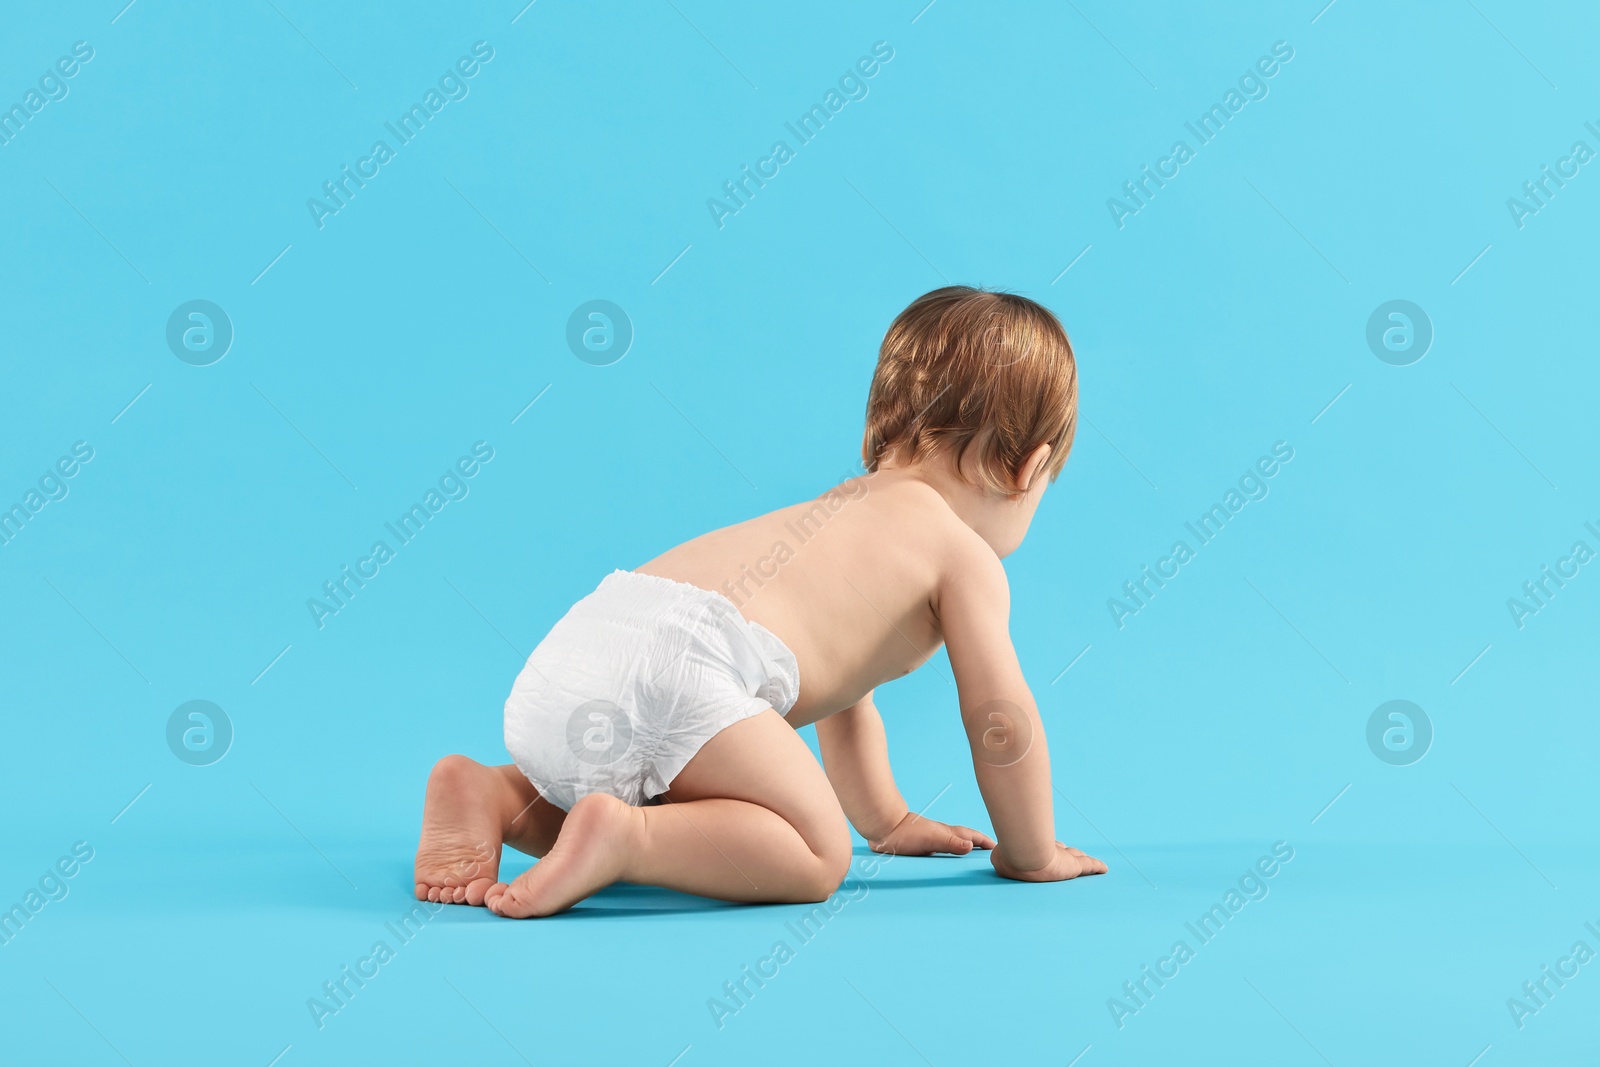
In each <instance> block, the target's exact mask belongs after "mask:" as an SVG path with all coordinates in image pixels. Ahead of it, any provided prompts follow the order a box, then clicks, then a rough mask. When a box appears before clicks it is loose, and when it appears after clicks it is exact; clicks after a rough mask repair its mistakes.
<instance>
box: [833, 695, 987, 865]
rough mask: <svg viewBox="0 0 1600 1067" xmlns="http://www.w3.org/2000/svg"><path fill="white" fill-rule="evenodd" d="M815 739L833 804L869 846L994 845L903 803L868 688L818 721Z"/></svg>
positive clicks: (965, 848)
mask: <svg viewBox="0 0 1600 1067" xmlns="http://www.w3.org/2000/svg"><path fill="white" fill-rule="evenodd" d="M817 744H818V747H820V748H821V749H822V765H823V768H824V769H825V770H826V771H827V773H828V781H829V782H830V783H832V785H833V791H834V793H835V794H837V795H838V797H839V806H840V807H842V808H843V809H844V813H845V816H846V817H847V818H848V819H849V820H850V825H851V826H854V827H855V828H856V832H857V833H859V834H860V835H861V836H862V837H864V838H866V839H867V843H868V844H869V845H871V846H872V849H873V851H875V852H888V853H892V854H894V855H900V856H929V855H932V854H933V853H935V852H953V853H955V854H956V855H963V854H965V853H967V852H970V851H972V848H973V846H974V845H976V846H977V847H979V848H993V847H994V842H993V841H992V840H990V839H989V837H988V836H987V835H985V834H981V833H979V832H978V831H977V830H973V829H971V828H970V827H966V826H948V825H946V824H945V823H942V822H938V821H935V820H933V819H925V818H923V817H922V816H920V815H918V814H917V813H916V812H913V811H911V810H910V809H909V808H908V807H907V806H906V802H905V798H904V797H902V796H901V795H900V790H899V788H898V787H896V786H895V784H894V774H893V772H892V771H890V769H889V742H888V738H887V737H886V736H885V735H884V731H883V718H882V716H880V715H879V714H878V709H877V707H875V706H874V705H873V703H872V694H871V693H868V694H867V695H866V696H864V697H862V698H861V699H860V700H858V701H856V703H855V704H854V705H852V706H851V707H848V708H846V709H845V710H844V711H841V712H838V713H837V714H835V715H830V716H828V717H827V718H825V719H822V720H820V721H818V723H817Z"/></svg>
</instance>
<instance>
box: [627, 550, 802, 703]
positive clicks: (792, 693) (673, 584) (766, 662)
mask: <svg viewBox="0 0 1600 1067" xmlns="http://www.w3.org/2000/svg"><path fill="white" fill-rule="evenodd" d="M623 583H626V584H628V585H632V586H634V587H635V588H640V587H653V588H654V589H656V590H657V591H659V592H661V593H663V594H667V596H665V597H663V598H662V600H661V601H660V603H661V605H662V606H663V607H665V606H667V605H668V604H670V603H671V601H673V600H675V599H681V600H685V601H690V602H693V603H694V604H696V605H697V606H699V607H702V608H704V609H705V610H706V611H707V612H709V613H710V614H712V615H713V616H715V617H717V618H718V619H719V621H720V622H721V623H722V624H723V625H724V626H726V627H729V628H732V629H734V630H736V631H738V632H739V633H741V634H744V635H746V636H748V637H749V638H750V642H749V646H748V649H747V650H748V651H749V652H751V653H753V654H754V656H755V658H756V659H758V660H759V661H760V663H759V669H758V670H756V671H753V672H751V674H752V677H751V679H750V680H751V682H752V684H754V685H755V693H754V695H755V696H758V697H760V698H761V699H762V700H765V701H766V702H767V703H769V704H771V705H772V707H773V710H775V711H776V712H777V713H778V714H779V715H786V714H788V712H789V709H790V708H792V707H794V703H795V701H796V700H797V699H799V696H800V663H799V661H798V660H797V659H795V655H794V653H793V652H791V651H790V650H789V646H788V645H786V644H784V643H783V640H782V639H781V638H779V637H778V635H777V634H775V633H773V632H772V631H771V630H769V629H767V628H766V627H765V626H762V625H761V624H760V623H758V622H754V621H752V620H750V619H747V618H745V617H744V615H743V614H741V613H740V611H739V608H738V606H737V605H735V604H734V602H733V601H731V600H729V599H728V598H727V597H725V596H723V595H722V594H721V593H718V592H716V591H715V590H712V589H705V588H702V587H700V586H698V585H694V584H692V583H689V582H680V581H678V580H676V579H674V578H663V577H662V576H660V575H659V574H641V573H639V572H638V571H627V570H621V569H618V570H614V571H612V572H611V573H610V574H608V575H606V577H605V578H604V579H603V580H602V581H601V583H600V587H601V588H605V587H606V586H608V585H612V586H615V585H618V584H623ZM751 666H755V665H754V664H751Z"/></svg>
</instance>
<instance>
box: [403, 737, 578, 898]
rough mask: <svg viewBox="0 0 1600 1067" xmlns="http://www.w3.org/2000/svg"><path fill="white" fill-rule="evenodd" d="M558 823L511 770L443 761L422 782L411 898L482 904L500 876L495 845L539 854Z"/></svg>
mask: <svg viewBox="0 0 1600 1067" xmlns="http://www.w3.org/2000/svg"><path fill="white" fill-rule="evenodd" d="M564 817H565V812H563V811H562V810H561V809H560V808H557V807H555V806H554V805H553V804H550V803H549V802H548V801H545V800H542V799H540V797H539V793H538V791H537V790H536V789H534V787H533V785H532V784H531V783H530V782H529V781H528V779H527V778H525V777H524V776H523V774H522V772H521V771H519V770H517V768H516V766H515V765H513V764H506V765H505V766H501V767H485V766H484V765H483V764H481V763H478V762H476V761H475V760H471V759H468V758H467V757H466V756H446V757H445V758H444V759H442V760H440V761H439V762H438V763H436V764H434V767H433V773H432V774H430V775H429V776H428V796H427V800H426V801H425V803H424V805H423V811H422V839H421V841H420V843H419V844H418V846H417V863H416V884H417V899H418V900H436V901H442V902H443V903H446V904H482V903H483V894H484V892H485V891H486V890H487V889H488V888H489V887H490V886H492V885H494V883H495V880H496V879H497V878H498V877H499V876H500V845H501V843H502V842H504V843H505V844H508V845H511V846H512V847H513V848H517V849H520V850H521V851H523V852H527V853H529V854H531V855H535V856H542V855H544V854H545V853H546V852H548V851H550V847H551V846H552V845H554V844H555V841H556V836H557V834H559V833H560V831H561V821H562V819H563V818H564Z"/></svg>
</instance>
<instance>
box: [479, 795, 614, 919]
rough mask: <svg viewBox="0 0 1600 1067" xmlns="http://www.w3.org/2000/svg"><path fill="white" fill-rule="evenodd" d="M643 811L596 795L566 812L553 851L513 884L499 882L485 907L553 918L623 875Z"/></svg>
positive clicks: (511, 915) (515, 914)
mask: <svg viewBox="0 0 1600 1067" xmlns="http://www.w3.org/2000/svg"><path fill="white" fill-rule="evenodd" d="M638 819H639V812H638V809H636V808H632V807H629V806H628V805H627V804H626V803H624V802H623V801H621V800H618V799H617V798H616V797H613V796H607V795H606V794H604V793H591V794H590V795H589V796H586V797H583V798H581V799H580V800H579V801H578V802H577V803H576V804H574V805H573V806H572V810H571V811H570V812H568V813H567V819H566V822H565V823H564V824H563V825H562V827H561V835H560V836H559V837H557V838H556V843H555V847H553V848H552V849H551V850H550V853H549V854H548V855H547V856H545V857H544V859H542V860H540V861H539V862H538V863H536V864H534V865H533V866H532V867H530V868H529V869H528V870H526V871H524V872H522V874H520V875H519V876H518V877H517V879H516V881H514V882H512V883H511V884H510V885H506V884H505V883H504V882H497V883H495V884H494V885H493V886H491V887H490V888H489V891H488V893H487V894H486V895H485V898H484V903H485V904H487V905H488V906H489V910H490V911H492V912H494V913H495V914H496V915H504V916H505V917H506V918H508V919H526V918H529V917H543V916H545V915H554V914H555V913H556V912H558V911H562V910H563V909H566V908H570V907H572V905H574V904H576V903H577V902H578V901H580V900H582V899H583V898H584V897H587V896H590V895H591V894H593V893H596V892H598V891H599V890H601V889H603V888H605V887H606V886H608V885H610V884H611V883H612V882H615V881H616V880H617V879H618V878H620V877H621V876H622V871H623V869H624V868H625V866H626V863H627V858H628V854H629V846H630V844H631V843H632V841H633V838H634V835H635V833H636V832H637V831H638V829H639V822H638Z"/></svg>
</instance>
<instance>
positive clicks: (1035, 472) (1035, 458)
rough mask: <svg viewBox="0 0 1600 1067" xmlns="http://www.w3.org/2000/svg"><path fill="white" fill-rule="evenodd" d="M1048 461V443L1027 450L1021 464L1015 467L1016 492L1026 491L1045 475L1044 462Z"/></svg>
mask: <svg viewBox="0 0 1600 1067" xmlns="http://www.w3.org/2000/svg"><path fill="white" fill-rule="evenodd" d="M1049 461H1050V446H1049V445H1048V444H1042V445H1040V446H1039V447H1038V448H1035V449H1034V450H1033V451H1032V452H1029V453H1028V457H1027V458H1026V459H1024V460H1023V461H1022V466H1020V467H1018V468H1017V475H1016V481H1017V492H1019V493H1026V492H1027V491H1028V490H1030V489H1032V488H1034V486H1035V484H1036V483H1037V481H1038V480H1039V479H1040V478H1044V477H1047V475H1046V474H1045V464H1046V463H1048V462H1049Z"/></svg>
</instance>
